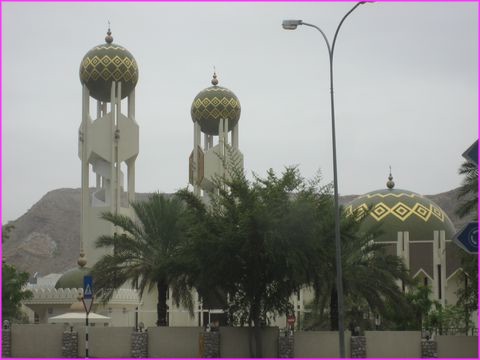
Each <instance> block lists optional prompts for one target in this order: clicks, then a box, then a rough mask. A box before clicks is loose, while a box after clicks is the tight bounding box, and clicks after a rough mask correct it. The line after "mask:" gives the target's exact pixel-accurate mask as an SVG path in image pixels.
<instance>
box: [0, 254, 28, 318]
mask: <svg viewBox="0 0 480 360" xmlns="http://www.w3.org/2000/svg"><path fill="white" fill-rule="evenodd" d="M27 282H28V273H26V272H18V271H17V270H16V269H15V267H14V266H12V265H9V264H7V263H5V262H3V263H2V319H4V320H5V319H8V320H11V321H12V320H13V321H15V320H18V319H21V318H22V316H23V314H22V312H21V310H20V307H21V302H22V301H23V300H28V299H30V298H31V297H32V296H33V294H32V292H31V291H30V290H24V286H25V285H26V284H27Z"/></svg>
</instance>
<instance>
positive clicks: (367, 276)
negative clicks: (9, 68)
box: [312, 193, 412, 330]
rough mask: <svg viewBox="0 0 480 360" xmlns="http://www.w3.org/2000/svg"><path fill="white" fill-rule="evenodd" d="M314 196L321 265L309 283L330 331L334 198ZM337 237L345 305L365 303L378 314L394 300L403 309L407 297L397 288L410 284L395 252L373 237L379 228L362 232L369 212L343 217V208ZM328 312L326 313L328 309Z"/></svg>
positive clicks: (334, 313) (333, 319)
mask: <svg viewBox="0 0 480 360" xmlns="http://www.w3.org/2000/svg"><path fill="white" fill-rule="evenodd" d="M314 195H315V196H316V197H317V201H316V202H317V220H316V224H317V225H316V226H317V230H316V231H317V235H316V239H317V241H318V242H319V246H318V247H317V248H318V249H319V252H318V254H317V256H318V259H319V260H320V265H318V264H317V265H316V266H317V267H316V269H313V271H314V273H315V281H314V282H313V283H312V286H313V289H314V290H315V293H316V296H315V297H316V308H317V309H318V313H319V315H320V316H319V321H320V322H323V321H324V316H326V315H327V316H328V317H329V320H330V329H331V330H338V306H337V304H338V303H337V285H336V261H335V233H334V224H335V218H334V211H333V199H332V197H331V196H329V197H326V196H325V194H324V193H319V194H314ZM341 214H342V215H341V219H340V237H341V252H342V273H343V287H344V296H345V304H347V305H348V304H351V305H352V308H351V309H346V312H349V311H353V310H354V309H353V307H357V305H358V304H366V305H367V306H368V310H369V311H372V312H374V313H378V314H380V315H382V316H384V315H386V314H387V312H388V309H387V307H386V306H385V304H386V303H391V304H394V305H395V306H396V307H397V309H405V307H406V306H407V303H406V301H405V296H404V294H403V292H402V290H401V288H400V287H399V286H398V282H403V284H404V285H409V284H411V283H412V280H411V277H410V275H409V273H408V270H407V268H406V267H405V265H404V263H403V261H402V260H401V259H400V258H399V257H398V256H395V255H389V254H387V253H386V251H385V248H384V246H383V245H382V244H379V243H376V242H374V241H373V238H374V237H375V234H378V233H379V232H380V231H381V228H379V227H374V228H371V229H368V230H367V231H363V230H362V222H363V219H364V217H365V216H366V214H367V212H366V213H365V214H364V215H363V216H360V214H354V215H353V216H346V215H345V214H344V212H343V211H341ZM327 310H328V312H326V311H327Z"/></svg>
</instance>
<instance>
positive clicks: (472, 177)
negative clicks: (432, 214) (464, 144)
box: [456, 161, 478, 219]
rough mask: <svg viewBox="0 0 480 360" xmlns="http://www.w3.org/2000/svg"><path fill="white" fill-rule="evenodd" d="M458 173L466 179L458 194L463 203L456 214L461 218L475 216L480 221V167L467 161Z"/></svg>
mask: <svg viewBox="0 0 480 360" xmlns="http://www.w3.org/2000/svg"><path fill="white" fill-rule="evenodd" d="M458 173H459V174H460V175H463V176H464V178H463V181H462V185H461V186H460V189H459V192H458V200H461V203H460V205H459V206H458V207H457V210H456V213H457V215H458V216H460V217H461V218H463V217H465V216H468V215H471V214H474V215H475V219H478V167H477V165H475V164H473V163H471V162H468V161H465V162H464V163H463V164H462V165H461V166H460V169H459V170H458Z"/></svg>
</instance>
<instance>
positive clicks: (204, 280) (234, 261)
mask: <svg viewBox="0 0 480 360" xmlns="http://www.w3.org/2000/svg"><path fill="white" fill-rule="evenodd" d="M304 187H305V185H304V182H303V180H302V179H301V178H300V175H299V173H298V170H297V169H295V168H287V169H286V170H285V172H284V173H283V174H282V175H281V176H280V177H277V176H276V175H275V174H274V173H273V171H269V172H268V173H267V177H266V178H265V179H261V178H259V177H256V178H255V180H254V181H253V182H252V183H251V182H249V181H248V180H247V179H246V178H245V176H244V175H243V173H241V172H235V173H234V176H232V178H231V179H230V180H226V179H224V180H223V183H222V184H221V185H220V186H219V187H218V188H219V190H218V193H217V194H214V195H212V198H211V204H210V205H205V204H204V203H203V202H202V200H201V199H199V198H198V197H196V196H194V195H193V194H192V193H190V192H189V191H187V190H182V191H180V192H179V193H178V195H179V196H180V198H181V199H183V200H184V201H185V203H186V204H187V214H186V217H187V221H186V222H185V224H187V225H188V228H187V234H186V236H187V238H188V244H189V247H188V248H185V250H186V251H185V253H184V259H185V266H186V267H188V268H189V270H188V273H189V274H190V281H191V282H190V284H191V285H192V286H195V287H196V288H197V289H199V292H200V293H202V292H203V293H205V292H206V291H207V290H208V289H214V288H220V289H223V290H224V291H225V292H226V293H228V294H229V299H230V302H229V312H230V320H231V321H232V322H235V323H237V324H239V325H248V326H250V327H251V328H252V329H253V331H252V332H251V342H250V344H251V346H250V352H251V355H252V356H254V357H261V356H262V346H261V339H260V328H261V327H262V326H263V325H265V324H266V323H268V322H269V317H268V314H272V315H273V316H275V315H278V314H286V313H289V312H290V311H291V310H292V309H291V304H290V302H289V298H290V296H291V295H292V293H294V292H295V291H298V290H299V289H300V287H301V286H302V285H303V284H305V282H306V279H307V276H308V273H307V270H308V268H307V265H308V264H310V263H313V262H314V257H315V254H316V253H318V250H317V249H316V246H317V244H315V243H314V242H313V241H312V240H313V232H312V229H313V226H311V225H312V224H313V223H314V222H315V218H314V216H315V212H314V211H313V210H314V209H313V204H312V203H310V202H307V201H305V198H303V197H301V196H300V197H294V196H292V194H293V193H298V192H301V191H302V190H303V189H304Z"/></svg>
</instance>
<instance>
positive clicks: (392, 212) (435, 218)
mask: <svg viewBox="0 0 480 360" xmlns="http://www.w3.org/2000/svg"><path fill="white" fill-rule="evenodd" d="M387 185H388V186H389V188H387V189H381V190H376V191H372V192H369V193H367V194H365V195H362V196H359V197H358V198H356V199H354V200H353V201H352V202H350V203H349V204H347V206H346V207H345V212H346V214H347V215H352V214H353V213H355V212H357V214H358V215H359V216H361V215H362V214H364V213H365V211H367V210H368V209H371V211H370V212H369V214H368V215H367V217H366V219H365V220H364V221H365V223H364V225H363V226H364V228H365V229H367V228H368V227H370V226H373V225H376V224H379V223H380V224H381V225H380V229H379V230H380V232H381V234H380V235H379V237H378V238H377V239H376V240H378V241H386V240H389V241H396V239H397V232H398V231H408V232H409V237H410V240H427V239H432V238H433V231H435V230H444V231H445V237H446V239H451V238H452V236H453V235H454V234H455V228H454V226H453V224H452V222H451V220H450V218H449V217H448V216H447V214H445V212H444V211H443V210H442V209H441V208H440V207H439V206H438V205H437V204H435V203H434V202H433V201H431V200H429V199H427V198H425V197H423V196H422V195H419V194H417V193H414V192H412V191H408V190H402V189H394V188H393V185H394V184H393V181H391V178H390V181H389V182H388V183H387Z"/></svg>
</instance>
